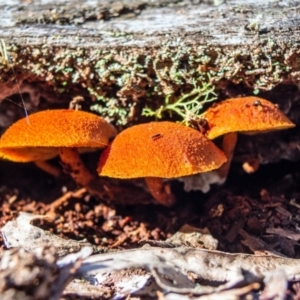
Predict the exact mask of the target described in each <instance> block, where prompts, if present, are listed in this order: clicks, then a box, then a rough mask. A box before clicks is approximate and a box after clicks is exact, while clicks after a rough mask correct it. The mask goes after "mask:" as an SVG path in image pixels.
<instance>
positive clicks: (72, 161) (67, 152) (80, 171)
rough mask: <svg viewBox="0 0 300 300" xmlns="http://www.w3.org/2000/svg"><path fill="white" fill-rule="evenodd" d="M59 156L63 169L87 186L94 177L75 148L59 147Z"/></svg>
mask: <svg viewBox="0 0 300 300" xmlns="http://www.w3.org/2000/svg"><path fill="white" fill-rule="evenodd" d="M59 156H60V159H61V161H62V163H63V167H64V171H65V172H66V173H68V174H70V175H71V176H72V178H73V179H74V180H75V181H76V182H77V183H78V184H79V185H82V186H84V187H86V186H88V185H89V184H90V183H91V182H92V181H93V180H94V179H95V178H96V177H95V176H93V174H91V172H90V171H89V170H88V169H87V168H86V166H85V165H84V164H83V162H82V160H81V158H80V156H79V153H78V151H77V149H76V148H64V147H62V148H59Z"/></svg>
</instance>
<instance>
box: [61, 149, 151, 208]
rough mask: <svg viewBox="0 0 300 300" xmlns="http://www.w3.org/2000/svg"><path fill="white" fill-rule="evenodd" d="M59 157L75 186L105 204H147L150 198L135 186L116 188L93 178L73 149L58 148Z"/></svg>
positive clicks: (106, 180) (108, 182) (104, 179)
mask: <svg viewBox="0 0 300 300" xmlns="http://www.w3.org/2000/svg"><path fill="white" fill-rule="evenodd" d="M59 155H60V158H61V161H62V163H63V166H64V171H65V172H66V173H68V174H70V175H71V176H72V178H73V179H74V180H75V181H76V183H77V184H79V185H81V186H83V187H85V188H86V190H87V191H88V192H89V193H90V194H92V195H94V196H96V197H99V198H100V199H102V200H105V201H106V202H113V203H123V204H124V203H126V204H140V203H143V204H148V203H151V197H150V196H149V194H148V193H146V192H145V191H144V190H143V189H141V188H138V187H135V186H130V187H126V186H118V185H116V184H112V183H111V182H110V181H109V180H108V179H106V178H98V177H96V176H94V175H93V174H92V173H91V172H90V171H89V170H88V169H87V168H86V166H85V165H84V164H83V162H82V160H81V158H80V155H79V153H78V151H77V149H75V148H60V149H59Z"/></svg>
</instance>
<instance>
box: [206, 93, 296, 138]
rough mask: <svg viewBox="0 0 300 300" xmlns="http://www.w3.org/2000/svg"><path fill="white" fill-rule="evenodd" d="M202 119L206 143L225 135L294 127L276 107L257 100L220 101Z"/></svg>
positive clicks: (259, 99) (265, 101)
mask: <svg viewBox="0 0 300 300" xmlns="http://www.w3.org/2000/svg"><path fill="white" fill-rule="evenodd" d="M202 117H203V118H205V119H206V120H207V122H208V125H209V130H208V131H207V132H206V135H207V137H208V138H209V139H214V138H216V137H218V136H220V135H223V134H226V133H229V132H242V133H248V134H251V133H258V132H266V131H272V130H280V129H287V128H292V127H295V124H293V123H292V122H291V121H290V120H289V119H288V118H287V117H286V116H285V115H284V114H283V113H282V112H281V111H280V110H279V108H278V107H277V105H275V104H273V103H271V102H269V101H267V100H264V99H261V98H258V97H244V98H234V99H228V100H225V101H222V102H220V103H218V104H216V105H214V106H212V107H210V108H209V109H208V110H207V111H206V112H204V113H203V115H202Z"/></svg>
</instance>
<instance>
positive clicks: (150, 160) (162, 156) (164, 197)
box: [98, 122, 226, 206]
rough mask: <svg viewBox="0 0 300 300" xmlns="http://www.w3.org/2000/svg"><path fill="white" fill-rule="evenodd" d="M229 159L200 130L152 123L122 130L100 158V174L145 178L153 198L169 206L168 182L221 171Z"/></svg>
mask: <svg viewBox="0 0 300 300" xmlns="http://www.w3.org/2000/svg"><path fill="white" fill-rule="evenodd" d="M224 162H226V157H225V155H224V154H223V153H222V151H221V150H219V149H218V148H217V147H216V146H215V145H214V144H213V143H212V142H211V141H210V140H209V139H207V138H206V137H205V136H204V135H203V134H201V133H200V132H199V131H197V130H194V129H192V128H189V127H186V126H184V125H182V124H177V123H172V122H151V123H147V124H141V125H136V126H132V127H130V128H128V129H126V130H124V131H122V132H121V133H120V134H119V135H117V137H116V138H115V139H114V141H113V142H112V143H111V145H110V146H109V147H108V148H106V149H105V150H104V152H103V153H102V156H101V158H100V162H99V167H98V173H99V175H102V176H108V177H114V178H123V179H125V178H141V177H145V180H146V183H147V186H148V188H149V191H150V193H151V194H152V196H153V197H154V198H155V199H156V200H157V201H158V202H159V203H161V204H163V205H166V206H169V205H172V204H173V203H174V201H175V197H174V195H173V194H172V192H171V189H170V186H169V183H165V182H163V181H162V178H176V177H180V176H186V175H190V174H195V173H200V172H207V171H210V170H213V169H217V168H219V167H220V166H221V165H222V164H223V163H224Z"/></svg>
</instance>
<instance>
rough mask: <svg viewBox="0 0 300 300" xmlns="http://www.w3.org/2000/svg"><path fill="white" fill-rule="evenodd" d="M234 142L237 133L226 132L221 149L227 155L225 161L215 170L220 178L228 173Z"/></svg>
mask: <svg viewBox="0 0 300 300" xmlns="http://www.w3.org/2000/svg"><path fill="white" fill-rule="evenodd" d="M236 142H237V133H236V132H231V133H227V134H225V135H224V137H223V142H222V150H223V152H224V153H225V155H226V157H227V162H225V163H224V164H223V165H222V166H221V167H220V168H219V169H218V170H217V172H218V174H219V176H220V177H221V178H226V177H227V175H228V172H229V169H230V164H231V160H232V157H233V153H234V149H235V145H236Z"/></svg>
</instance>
